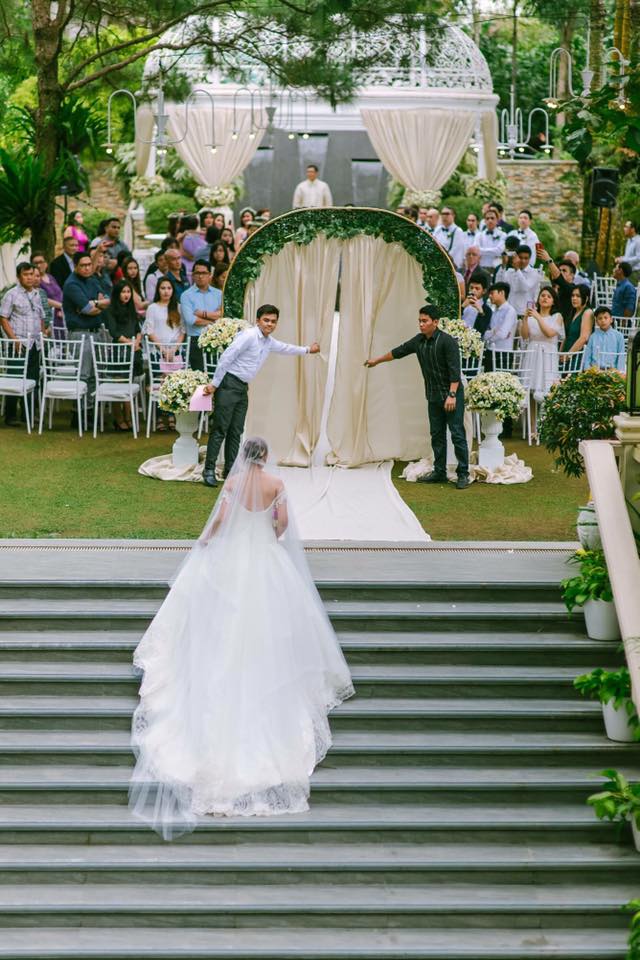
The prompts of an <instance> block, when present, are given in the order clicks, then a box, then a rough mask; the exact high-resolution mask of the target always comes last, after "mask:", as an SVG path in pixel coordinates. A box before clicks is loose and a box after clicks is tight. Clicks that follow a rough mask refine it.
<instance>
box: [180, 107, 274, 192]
mask: <svg viewBox="0 0 640 960" xmlns="http://www.w3.org/2000/svg"><path fill="white" fill-rule="evenodd" d="M167 113H168V115H169V135H170V137H171V138H172V139H173V138H179V137H182V136H184V139H183V140H180V142H179V143H176V145H175V148H176V150H177V151H178V154H179V155H180V157H181V159H182V160H183V161H184V162H185V163H186V165H187V166H188V167H189V169H190V170H191V172H192V174H193V175H194V177H195V178H196V180H197V181H198V183H200V184H201V185H202V186H203V187H222V186H226V185H227V184H229V183H231V181H232V180H234V179H235V177H237V176H239V175H240V174H241V173H242V171H243V170H244V169H245V168H246V167H248V165H249V164H250V163H251V161H252V159H253V157H254V154H255V152H256V150H257V149H258V147H259V146H260V141H261V140H262V137H263V135H264V126H265V123H264V119H263V118H262V116H260V115H256V114H255V112H254V119H255V120H256V122H259V123H260V126H261V128H262V129H260V130H255V131H254V132H255V137H254V138H253V139H251V138H250V136H249V134H250V132H251V111H250V110H236V111H235V113H234V111H233V110H222V109H219V108H218V107H216V110H215V135H216V146H217V149H216V152H215V153H212V152H211V107H210V104H209V103H207V104H206V105H204V106H189V113H188V125H186V119H185V107H184V105H182V104H176V103H171V104H168V105H167ZM185 126H186V133H185ZM234 131H235V132H236V133H237V134H238V136H237V139H235V140H234V139H233V137H232V135H233V133H234Z"/></svg>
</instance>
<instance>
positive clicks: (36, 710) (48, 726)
mask: <svg viewBox="0 0 640 960" xmlns="http://www.w3.org/2000/svg"><path fill="white" fill-rule="evenodd" d="M136 703H137V699H136V698H135V697H125V696H119V697H107V696H104V697H90V696H70V695H67V696H57V697H56V696H50V697H45V696H26V695H25V696H15V697H9V696H4V697H2V699H1V700H0V730H8V729H45V730H54V729H67V730H68V729H96V728H99V729H120V730H122V729H126V728H128V727H129V726H130V724H131V716H132V714H133V710H134V708H135V706H136ZM505 723H508V724H509V731H510V732H513V733H515V732H518V731H522V730H530V729H535V730H536V732H539V733H541V732H548V731H551V730H555V731H557V732H561V731H580V732H585V733H594V732H598V731H601V730H602V710H601V708H600V704H598V703H591V702H589V701H584V700H582V699H580V698H579V697H577V696H572V697H571V699H567V700H559V699H542V698H539V699H535V698H525V697H521V698H519V699H517V700H510V699H500V698H489V697H486V698H473V699H472V698H461V699H455V698H451V699H436V698H417V697H416V698H409V699H407V698H390V697H360V698H358V697H356V698H353V699H351V700H347V701H346V702H345V703H343V704H341V705H340V706H339V707H338V708H337V709H336V710H334V711H333V713H332V714H331V725H332V729H334V730H340V729H341V730H349V731H353V730H358V731H359V730H363V729H367V730H379V729H383V730H400V729H402V730H409V729H410V730H431V731H434V732H435V731H436V730H437V731H438V732H440V731H445V730H457V729H465V730H466V729H469V726H470V725H471V724H472V725H473V729H474V730H475V731H476V732H482V731H487V730H500V729H504V725H505Z"/></svg>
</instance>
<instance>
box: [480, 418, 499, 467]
mask: <svg viewBox="0 0 640 960" xmlns="http://www.w3.org/2000/svg"><path fill="white" fill-rule="evenodd" d="M480 426H481V429H482V433H483V434H484V437H483V440H482V443H481V444H480V446H479V447H478V465H479V466H481V467H484V469H485V470H489V471H493V470H496V469H497V468H498V467H501V466H502V464H503V463H504V445H503V444H502V443H501V442H500V440H499V439H498V437H499V436H500V434H501V433H502V420H499V419H498V417H496V415H495V413H494V412H493V410H482V411H481V412H480Z"/></svg>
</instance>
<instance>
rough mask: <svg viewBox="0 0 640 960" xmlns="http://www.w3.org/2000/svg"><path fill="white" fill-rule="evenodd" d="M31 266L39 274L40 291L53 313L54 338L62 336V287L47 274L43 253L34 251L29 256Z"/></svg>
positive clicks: (47, 267)
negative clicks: (44, 295) (45, 296)
mask: <svg viewBox="0 0 640 960" xmlns="http://www.w3.org/2000/svg"><path fill="white" fill-rule="evenodd" d="M31 266H32V267H33V268H34V270H37V271H38V273H39V274H40V289H41V290H44V292H45V293H46V295H47V303H48V305H49V306H50V307H51V309H52V311H53V323H52V328H53V333H54V336H55V335H58V336H60V337H61V336H62V332H63V331H64V322H63V320H62V287H61V286H60V285H59V283H58V281H57V280H56V278H55V277H54V276H53V275H52V274H51V273H49V266H48V264H47V260H46V257H45V255H44V254H43V253H40V252H39V251H36V252H35V253H32V254H31Z"/></svg>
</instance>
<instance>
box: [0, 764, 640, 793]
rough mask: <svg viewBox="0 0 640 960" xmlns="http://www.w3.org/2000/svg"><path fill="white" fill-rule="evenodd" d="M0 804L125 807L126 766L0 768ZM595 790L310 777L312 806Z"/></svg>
mask: <svg viewBox="0 0 640 960" xmlns="http://www.w3.org/2000/svg"><path fill="white" fill-rule="evenodd" d="M1 772H2V777H1V779H0V801H1V802H3V803H8V802H20V801H23V802H29V801H33V799H35V798H39V799H40V801H41V802H42V801H43V800H48V801H50V802H52V803H66V802H70V801H72V798H76V797H77V798H78V799H79V801H80V802H82V799H83V798H85V799H87V798H90V799H91V801H92V802H98V803H99V802H118V801H119V802H120V803H126V801H127V792H128V788H129V776H130V771H129V770H128V769H127V767H115V766H80V765H78V764H66V765H60V766H57V765H54V764H44V765H32V764H29V765H25V764H22V765H18V766H4V767H2V771H1ZM622 772H623V773H624V774H625V775H626V776H627V778H628V779H631V780H633V781H636V780H638V779H640V764H639V763H638V762H637V761H636V762H630V763H627V764H625V766H624V767H623V769H622ZM597 788H598V779H597V777H595V776H594V775H593V773H591V772H589V773H585V772H584V771H582V770H578V769H571V770H566V769H564V768H562V767H545V766H536V767H518V766H514V767H495V768H493V767H487V766H479V767H472V766H469V765H468V764H466V765H463V766H458V767H454V766H447V767H436V768H431V767H416V766H408V767H403V766H397V767H393V768H389V767H380V766H355V765H353V766H346V767H344V766H343V767H335V768H333V767H331V766H330V765H329V764H323V765H322V766H320V767H318V768H317V769H316V770H315V772H314V773H313V776H312V777H311V791H312V800H313V801H314V802H322V800H323V797H330V798H334V797H335V798H339V799H341V800H344V799H346V798H347V797H353V798H354V799H356V798H357V797H362V798H367V799H368V800H369V801H370V802H376V800H377V799H379V798H380V797H381V796H382V795H385V796H387V797H395V798H397V799H402V798H404V799H406V800H407V801H410V800H413V802H418V798H419V800H420V801H421V802H423V803H425V804H429V803H432V802H434V801H437V799H438V798H441V799H447V798H451V799H453V798H455V797H460V799H461V800H464V799H465V796H466V797H467V799H468V801H469V802H474V801H477V800H478V799H479V797H481V796H482V797H485V798H487V799H489V798H491V797H493V796H502V797H503V798H504V799H505V800H506V799H507V798H508V799H510V800H517V799H520V800H525V799H528V798H533V797H536V796H538V797H544V798H551V797H553V798H554V800H556V801H562V800H564V801H567V802H571V801H580V800H581V799H582V800H584V799H586V797H587V796H588V795H589V794H590V793H595V792H596V790H597Z"/></svg>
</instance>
